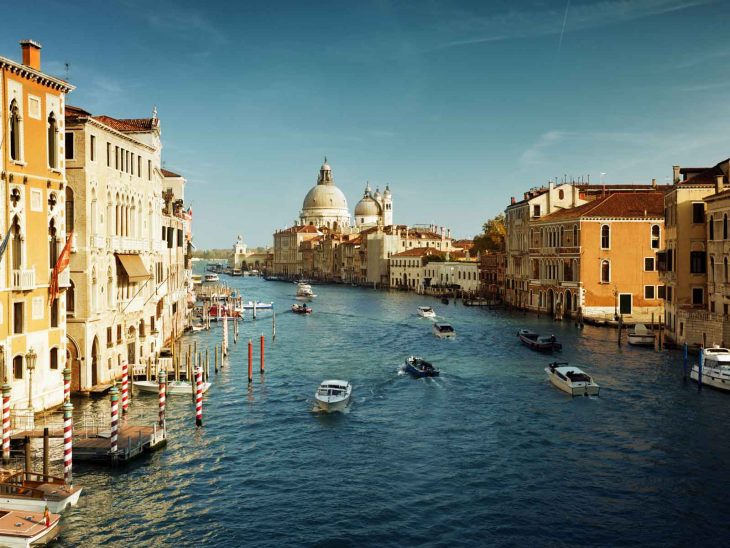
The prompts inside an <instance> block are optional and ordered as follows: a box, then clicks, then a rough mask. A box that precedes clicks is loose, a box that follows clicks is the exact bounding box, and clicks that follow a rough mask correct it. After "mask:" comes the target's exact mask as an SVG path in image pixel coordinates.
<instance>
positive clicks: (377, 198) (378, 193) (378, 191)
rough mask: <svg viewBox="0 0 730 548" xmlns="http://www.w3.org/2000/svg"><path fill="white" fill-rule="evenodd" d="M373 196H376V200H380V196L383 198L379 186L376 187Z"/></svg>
mask: <svg viewBox="0 0 730 548" xmlns="http://www.w3.org/2000/svg"><path fill="white" fill-rule="evenodd" d="M373 198H375V199H376V200H380V198H382V196H381V195H380V189H379V188H376V189H375V194H373Z"/></svg>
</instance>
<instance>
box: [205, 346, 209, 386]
mask: <svg viewBox="0 0 730 548" xmlns="http://www.w3.org/2000/svg"><path fill="white" fill-rule="evenodd" d="M209 377H210V359H208V347H207V346H206V347H205V380H206V381H207V380H208V378H209Z"/></svg>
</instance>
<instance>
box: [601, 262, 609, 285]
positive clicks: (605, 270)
mask: <svg viewBox="0 0 730 548" xmlns="http://www.w3.org/2000/svg"><path fill="white" fill-rule="evenodd" d="M601 283H603V284H607V283H611V263H609V262H608V261H601Z"/></svg>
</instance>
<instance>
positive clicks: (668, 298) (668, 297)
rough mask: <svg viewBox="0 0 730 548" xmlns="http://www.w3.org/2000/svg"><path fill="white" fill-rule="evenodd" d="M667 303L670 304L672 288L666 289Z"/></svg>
mask: <svg viewBox="0 0 730 548" xmlns="http://www.w3.org/2000/svg"><path fill="white" fill-rule="evenodd" d="M667 302H668V303H671V302H672V286H669V287H667Z"/></svg>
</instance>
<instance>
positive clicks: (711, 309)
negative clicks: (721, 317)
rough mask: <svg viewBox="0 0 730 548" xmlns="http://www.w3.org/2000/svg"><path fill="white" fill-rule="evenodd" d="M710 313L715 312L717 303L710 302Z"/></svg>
mask: <svg viewBox="0 0 730 548" xmlns="http://www.w3.org/2000/svg"><path fill="white" fill-rule="evenodd" d="M710 312H715V301H710Z"/></svg>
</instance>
